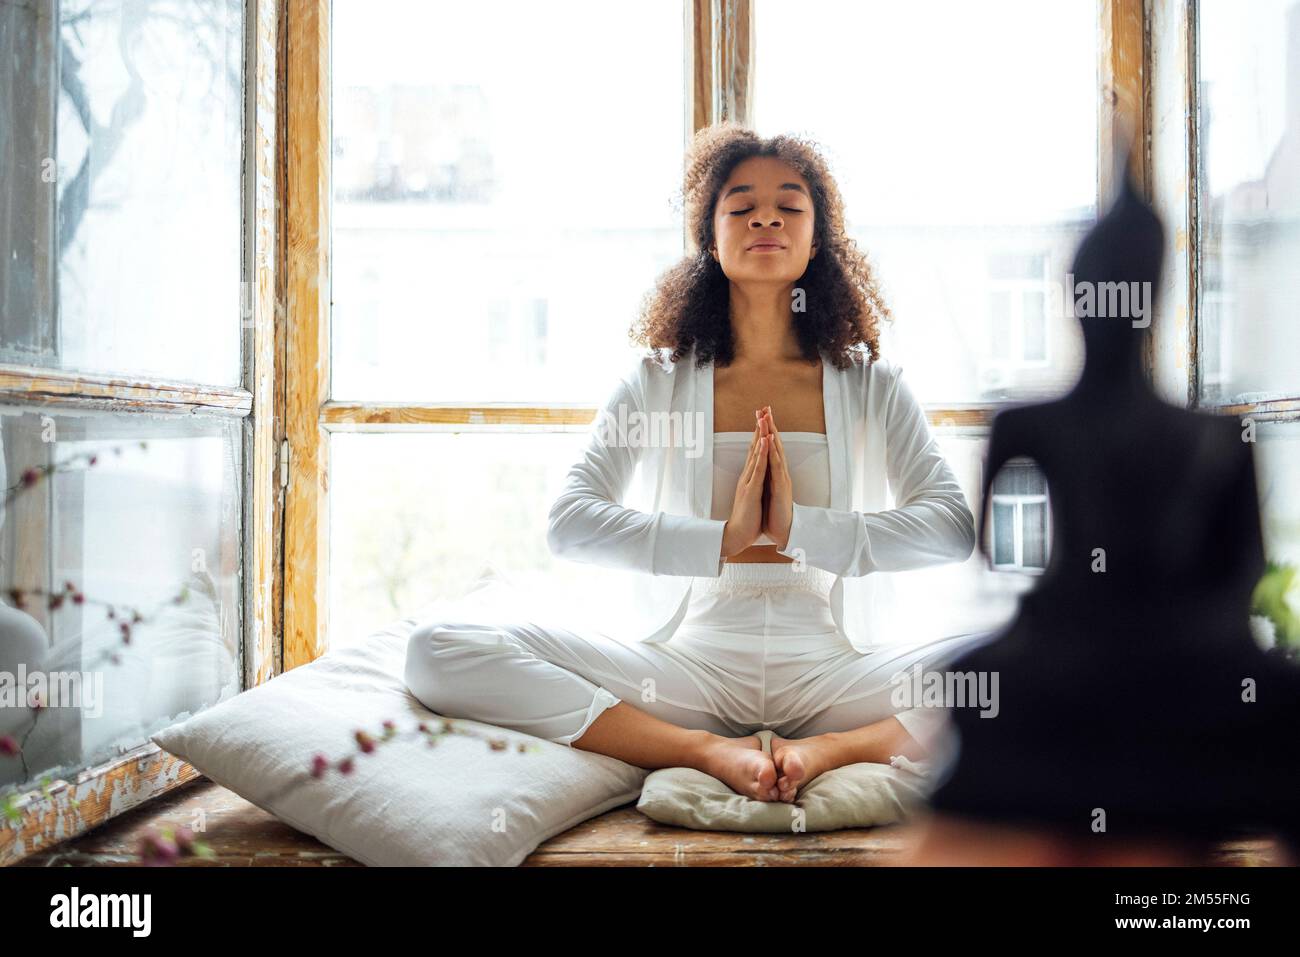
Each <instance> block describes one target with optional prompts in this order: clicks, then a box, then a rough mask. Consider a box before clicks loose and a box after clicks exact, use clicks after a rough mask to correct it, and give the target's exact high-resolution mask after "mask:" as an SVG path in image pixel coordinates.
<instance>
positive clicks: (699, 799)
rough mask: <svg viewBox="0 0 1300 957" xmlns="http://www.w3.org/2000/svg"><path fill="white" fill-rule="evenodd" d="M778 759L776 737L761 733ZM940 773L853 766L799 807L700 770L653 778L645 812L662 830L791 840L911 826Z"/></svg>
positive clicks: (904, 766) (830, 777)
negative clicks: (752, 794)
mask: <svg viewBox="0 0 1300 957" xmlns="http://www.w3.org/2000/svg"><path fill="white" fill-rule="evenodd" d="M758 736H759V738H760V739H761V740H762V742H763V750H764V751H766V752H767V753H768V754H771V753H772V732H771V731H759V732H758ZM934 770H935V769H934V766H933V764H932V762H928V761H911V760H909V759H908V758H906V757H905V756H903V755H895V756H894V757H893V758H891V763H890V764H879V763H875V762H870V763H864V764H849V765H845V766H844V767H841V768H836V769H834V770H833V771H827V772H825V773H824V774H821V775H818V776H817V777H816V778H814V779H813V780H812V781H811V782H809V783H808V784H806V785H805V786H804V787H803V789H802V790H801V791H800V793H799V794H798V796H797V797H796V798H795V800H794V803H788V802H785V801H757V800H755V799H753V798H749V797H744V796H743V795H740V794H737V793H736V792H735V791H733V790H732V789H731V788H730V787H729V786H727V785H726V784H724V783H723V782H722V781H719V780H718V779H717V778H715V777H713V776H712V775H708V774H705V773H704V772H703V771H697V770H695V769H694V768H662V769H660V770H658V771H653V772H651V773H650V774H649V775H648V776H647V777H646V779H645V785H644V786H643V787H642V789H641V800H640V801H639V802H638V803H637V810H638V811H640V812H641V813H642V814H644V815H645V816H646V817H648V818H651V819H652V820H655V821H658V822H659V823H661V824H672V825H676V826H677V827H690V828H696V829H698V830H704V831H749V832H760V831H761V832H776V833H789V832H792V831H794V832H800V831H834V830H838V829H839V828H845V827H873V826H877V825H883V824H893V823H895V822H898V821H902V820H905V819H906V818H907V817H908V816H909V815H910V814H911V812H912V811H913V810H915V809H916V808H917V807H919V806H922V805H923V804H924V802H925V799H926V798H927V797H928V795H929V794H930V792H931V790H932V788H933V781H934Z"/></svg>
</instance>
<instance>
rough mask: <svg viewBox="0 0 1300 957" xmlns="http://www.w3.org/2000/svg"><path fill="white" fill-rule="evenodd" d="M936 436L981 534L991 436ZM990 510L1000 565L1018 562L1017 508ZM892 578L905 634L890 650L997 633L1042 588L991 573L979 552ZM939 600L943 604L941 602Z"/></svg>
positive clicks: (1026, 579)
mask: <svg viewBox="0 0 1300 957" xmlns="http://www.w3.org/2000/svg"><path fill="white" fill-rule="evenodd" d="M934 433H935V438H936V439H937V440H938V442H939V446H940V448H941V449H942V451H943V454H944V457H945V458H946V459H947V461H948V464H949V465H950V466H952V470H953V472H954V473H955V474H956V476H957V481H958V482H960V483H961V487H962V491H963V492H964V493H965V495H966V501H967V502H968V503H969V504H970V508H971V511H972V512H973V513H974V515H975V523H976V525H975V527H976V528H978V527H979V520H980V506H979V497H980V481H981V478H980V475H981V471H982V469H983V466H984V456H985V454H986V450H987V446H988V439H987V435H985V434H982V433H974V434H972V433H971V432H969V431H967V430H963V429H951V428H946V427H940V428H936V429H935V430H934ZM991 507H992V508H993V509H994V514H993V515H991V516H989V519H990V521H989V526H990V528H991V530H992V534H993V542H992V544H993V548H994V555H995V559H996V561H997V562H999V563H1002V562H1007V563H1010V562H1012V561H1014V560H1015V539H1014V535H1015V513H1014V506H1012V505H1008V506H1002V505H1000V504H995V505H993V506H991ZM889 577H890V578H891V579H892V581H893V589H894V591H895V593H896V595H897V596H898V601H899V615H900V616H901V620H902V622H903V623H904V624H905V629H904V630H905V631H906V634H900V635H894V636H890V637H889V638H886V639H882V640H884V641H885V642H887V643H891V644H892V643H911V642H913V641H920V640H924V639H925V638H926V637H940V636H942V635H957V634H964V633H966V632H974V631H984V630H992V629H994V628H997V627H999V626H1000V625H1003V624H1005V623H1007V622H1009V621H1010V620H1011V619H1012V617H1013V616H1014V615H1015V610H1016V604H1017V602H1018V601H1019V597H1020V595H1021V594H1023V593H1024V592H1025V591H1027V590H1029V589H1030V588H1033V587H1034V586H1035V585H1036V584H1037V582H1038V578H1037V576H1034V575H1025V574H1020V573H1011V574H1008V573H1007V572H1004V571H993V570H991V569H990V568H989V567H988V559H986V558H985V557H984V554H983V552H982V551H981V550H980V549H979V548H976V549H975V551H974V552H973V553H972V554H971V557H970V558H968V559H967V560H966V561H964V562H950V563H947V564H944V565H935V566H932V567H929V568H918V569H914V570H912V571H907V572H899V573H896V574H891V575H890V576H889ZM936 596H940V597H941V599H942V600H936Z"/></svg>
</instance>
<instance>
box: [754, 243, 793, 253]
mask: <svg viewBox="0 0 1300 957" xmlns="http://www.w3.org/2000/svg"><path fill="white" fill-rule="evenodd" d="M783 249H785V247H784V246H779V245H777V244H776V243H755V244H754V245H753V246H750V247H749V251H750V252H751V253H779V252H780V251H781V250H783Z"/></svg>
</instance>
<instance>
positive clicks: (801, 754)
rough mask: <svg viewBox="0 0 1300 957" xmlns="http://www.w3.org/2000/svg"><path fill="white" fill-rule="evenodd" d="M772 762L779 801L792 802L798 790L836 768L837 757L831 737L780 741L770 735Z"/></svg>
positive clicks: (838, 763)
mask: <svg viewBox="0 0 1300 957" xmlns="http://www.w3.org/2000/svg"><path fill="white" fill-rule="evenodd" d="M772 763H773V764H775V765H776V774H777V779H776V787H777V794H778V796H779V800H782V801H793V800H794V799H795V795H797V794H798V793H799V789H800V788H801V787H803V786H804V785H805V784H808V783H810V782H811V781H812V780H813V779H814V778H816V777H817V775H819V774H821V773H823V772H825V771H829V770H831V769H832V768H837V767H839V766H840V760H839V755H838V753H837V749H836V747H835V745H834V744H833V743H832V741H831V736H830V735H826V734H818V735H814V736H812V737H811V738H794V739H788V738H782V737H779V736H778V735H775V734H774V735H772Z"/></svg>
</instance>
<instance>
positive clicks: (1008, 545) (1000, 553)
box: [993, 500, 1016, 565]
mask: <svg viewBox="0 0 1300 957" xmlns="http://www.w3.org/2000/svg"><path fill="white" fill-rule="evenodd" d="M1015 560H1016V507H1015V505H1014V504H1012V503H1010V502H998V501H996V500H995V501H994V502H993V561H994V562H995V563H996V564H998V565H1010V564H1011V563H1012V562H1014V561H1015Z"/></svg>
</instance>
